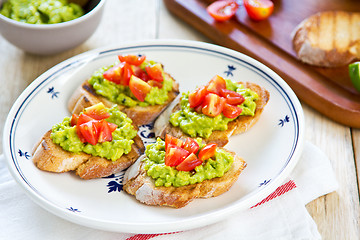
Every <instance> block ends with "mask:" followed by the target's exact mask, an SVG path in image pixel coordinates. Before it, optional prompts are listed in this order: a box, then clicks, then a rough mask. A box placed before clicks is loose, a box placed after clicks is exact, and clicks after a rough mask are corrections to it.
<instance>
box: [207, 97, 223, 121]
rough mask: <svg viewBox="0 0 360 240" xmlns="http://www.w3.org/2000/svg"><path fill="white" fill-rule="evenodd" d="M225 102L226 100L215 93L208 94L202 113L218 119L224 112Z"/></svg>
mask: <svg viewBox="0 0 360 240" xmlns="http://www.w3.org/2000/svg"><path fill="white" fill-rule="evenodd" d="M225 101H226V100H225V98H223V97H220V96H219V95H216V94H214V93H209V94H207V95H206V96H205V99H204V103H203V108H202V113H203V114H205V115H207V116H209V117H216V116H217V115H219V114H220V113H221V112H222V110H223V108H224V103H225Z"/></svg>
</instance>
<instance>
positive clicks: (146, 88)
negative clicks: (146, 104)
mask: <svg viewBox="0 0 360 240" xmlns="http://www.w3.org/2000/svg"><path fill="white" fill-rule="evenodd" d="M129 87H130V91H131V92H132V93H133V94H134V96H135V97H136V98H137V99H138V100H139V101H141V102H143V101H144V100H145V97H146V95H147V94H148V93H149V92H150V90H151V86H150V85H149V84H148V83H147V82H145V81H143V80H141V79H140V78H138V77H136V76H134V75H133V76H131V78H130V82H129Z"/></svg>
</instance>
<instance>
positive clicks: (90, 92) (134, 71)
mask: <svg viewBox="0 0 360 240" xmlns="http://www.w3.org/2000/svg"><path fill="white" fill-rule="evenodd" d="M118 59H119V62H116V63H115V64H114V65H111V66H106V67H103V68H101V69H99V70H98V71H96V72H95V73H94V74H93V75H92V77H91V78H90V79H88V80H87V81H85V82H84V83H83V84H82V85H81V86H80V87H79V88H78V89H76V91H75V92H74V93H73V95H72V97H71V98H70V100H69V102H68V108H69V110H70V112H71V113H79V112H80V111H81V110H82V109H84V108H86V107H89V106H91V105H94V104H96V103H99V102H102V103H104V104H105V105H106V106H107V107H111V106H112V105H113V104H117V106H118V107H119V109H120V110H121V111H123V112H124V113H126V114H127V116H128V117H129V118H131V119H132V120H133V123H134V124H135V125H137V126H141V125H144V124H149V123H152V122H153V121H154V120H155V118H156V117H157V116H158V115H159V114H160V113H161V112H162V111H163V110H164V109H165V108H166V107H167V106H168V105H169V103H170V102H172V101H173V100H174V99H175V98H176V96H177V95H178V94H179V85H178V83H176V82H175V80H174V79H173V78H172V77H171V76H170V74H168V73H166V72H165V71H164V69H163V66H162V64H160V63H158V62H155V61H152V60H147V59H146V56H136V55H119V56H118Z"/></svg>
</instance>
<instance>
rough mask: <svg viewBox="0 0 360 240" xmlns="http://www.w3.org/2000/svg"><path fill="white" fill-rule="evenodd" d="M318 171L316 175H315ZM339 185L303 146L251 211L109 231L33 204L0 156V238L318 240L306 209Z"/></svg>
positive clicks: (319, 157)
mask: <svg viewBox="0 0 360 240" xmlns="http://www.w3.org/2000/svg"><path fill="white" fill-rule="evenodd" d="M319 173H321V174H319ZM337 187H338V184H337V181H336V178H335V175H334V173H333V170H332V167H331V165H330V162H329V160H328V158H327V157H326V156H325V155H324V154H323V153H322V152H321V151H320V150H319V149H318V148H317V147H315V146H314V145H313V144H311V143H308V142H307V143H306V144H305V147H304V151H303V153H302V156H301V158H300V159H299V163H298V164H297V166H296V167H295V169H294V171H293V172H292V174H291V175H290V177H289V178H288V179H286V180H285V181H284V183H283V184H282V185H281V186H279V187H278V188H277V189H276V190H275V191H274V192H273V193H271V194H270V195H269V196H268V197H266V198H265V199H263V200H262V201H260V202H259V203H257V204H255V205H254V206H253V207H251V208H250V209H248V210H246V211H243V212H240V213H238V214H237V215H234V216H232V217H229V218H228V219H226V220H224V221H221V222H218V223H215V224H212V225H209V226H205V227H202V228H198V229H194V230H189V231H182V232H176V233H163V234H130V233H112V232H105V231H99V230H95V229H91V228H87V227H83V226H80V225H77V224H74V223H71V222H67V221H66V220H63V219H61V218H59V217H57V216H55V215H53V214H51V213H49V212H47V211H45V210H43V209H42V208H41V207H39V206H38V205H36V204H35V203H33V202H32V201H31V200H30V199H29V198H28V197H27V195H25V193H24V192H23V190H22V189H21V188H20V186H18V185H17V184H16V183H15V181H14V180H13V179H12V178H11V176H10V173H9V172H8V170H7V168H6V164H5V161H4V157H3V156H0V208H1V211H0V226H1V227H0V229H1V230H0V239H11V240H15V239H55V240H56V239H86V240H95V239H96V240H99V239H101V240H103V239H116V240H148V239H151V240H165V239H166V240H180V239H189V240H192V239H194V240H197V239H206V240H209V239H210V240H212V239H214V240H215V239H216V240H217V239H246V240H262V239H266V240H272V239H276V240H289V239H291V240H297V239H298V240H300V239H321V236H320V234H319V232H318V230H317V226H316V223H315V222H314V221H313V219H312V218H311V216H310V215H309V213H308V212H307V210H306V208H305V205H306V204H307V203H309V202H310V201H312V200H314V199H316V198H318V197H320V196H323V195H325V194H328V193H330V192H333V191H335V190H336V189H337Z"/></svg>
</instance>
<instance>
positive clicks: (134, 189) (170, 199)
mask: <svg viewBox="0 0 360 240" xmlns="http://www.w3.org/2000/svg"><path fill="white" fill-rule="evenodd" d="M232 155H233V156H234V162H233V164H232V166H231V168H230V170H229V171H227V172H226V173H225V174H224V176H222V177H217V178H213V179H210V180H205V181H203V182H200V183H196V184H191V185H187V186H182V187H173V186H171V187H156V186H155V185H154V180H153V179H152V178H151V177H149V176H148V175H147V174H146V171H145V170H144V166H145V162H144V161H142V160H143V159H144V157H145V155H142V156H141V157H140V158H139V159H138V160H137V161H136V162H135V163H134V164H133V165H132V166H131V167H130V168H128V169H127V170H126V172H125V176H124V186H123V189H124V190H125V191H126V192H127V193H129V194H131V195H134V196H135V198H136V199H137V200H138V201H140V202H142V203H145V204H147V205H157V206H168V207H174V208H181V207H184V206H186V205H187V204H188V203H189V202H191V201H192V200H194V199H195V198H210V197H216V196H219V195H220V194H223V193H225V192H226V191H228V190H229V189H230V187H231V186H232V185H233V184H234V183H235V182H236V181H237V179H238V177H239V175H240V173H241V172H242V170H243V169H244V168H245V167H246V163H245V161H244V160H243V159H242V158H240V157H238V156H236V155H235V153H232Z"/></svg>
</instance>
